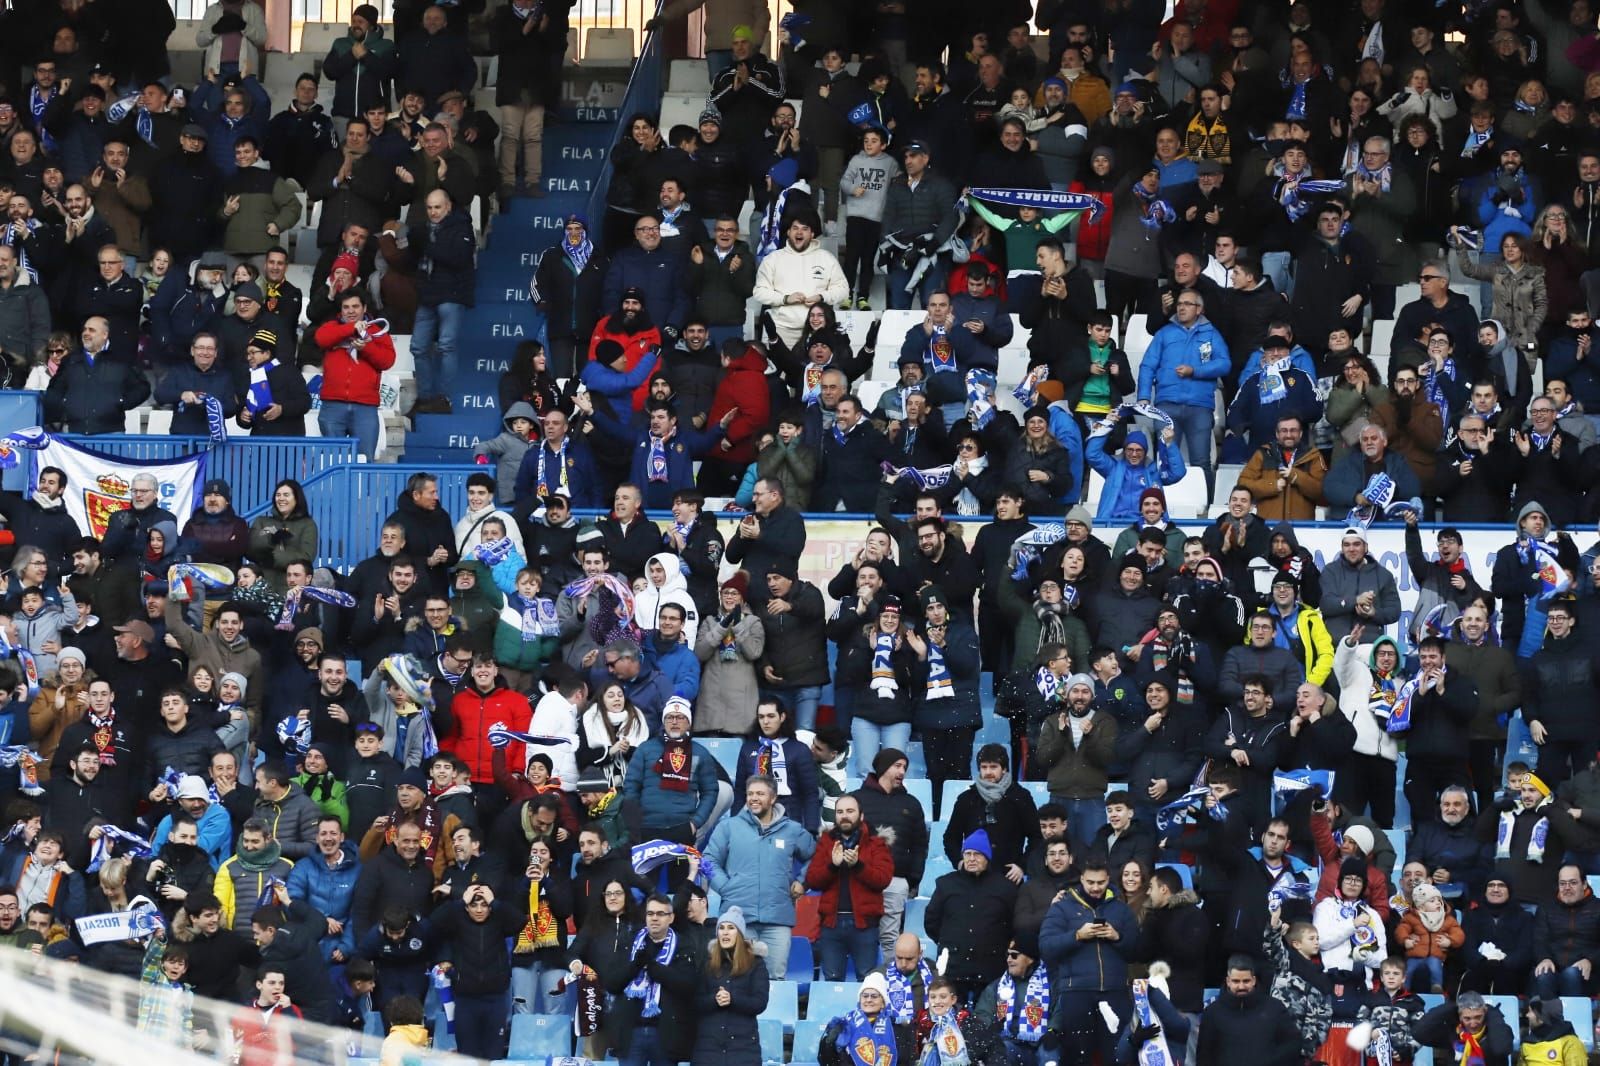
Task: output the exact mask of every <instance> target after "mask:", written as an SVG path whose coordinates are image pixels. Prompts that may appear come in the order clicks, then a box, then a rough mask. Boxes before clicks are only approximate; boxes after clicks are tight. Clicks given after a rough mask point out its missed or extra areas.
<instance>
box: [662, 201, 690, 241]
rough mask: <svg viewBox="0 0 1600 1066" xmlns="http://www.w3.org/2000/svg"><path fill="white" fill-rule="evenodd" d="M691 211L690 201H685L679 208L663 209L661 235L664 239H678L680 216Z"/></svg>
mask: <svg viewBox="0 0 1600 1066" xmlns="http://www.w3.org/2000/svg"><path fill="white" fill-rule="evenodd" d="M687 210H689V201H687V200H685V201H684V202H683V203H681V204H679V205H678V206H677V207H674V208H671V209H670V210H669V209H668V208H665V207H663V208H662V209H661V235H662V236H663V237H676V236H677V235H678V233H679V232H680V231H679V229H678V216H679V215H681V214H683V213H684V212H685V211H687Z"/></svg>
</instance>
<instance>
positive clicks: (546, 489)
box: [534, 437, 572, 498]
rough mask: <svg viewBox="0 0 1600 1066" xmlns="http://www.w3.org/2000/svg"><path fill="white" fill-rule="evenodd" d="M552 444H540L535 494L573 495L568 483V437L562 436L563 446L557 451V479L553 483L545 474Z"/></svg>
mask: <svg viewBox="0 0 1600 1066" xmlns="http://www.w3.org/2000/svg"><path fill="white" fill-rule="evenodd" d="M549 451H550V446H549V445H548V444H544V443H541V444H540V445H539V468H538V471H537V474H536V478H535V480H534V495H536V496H555V495H560V496H567V497H569V498H570V497H571V495H572V489H571V487H570V486H569V485H568V483H567V438H566V437H562V438H561V448H560V450H559V451H557V452H556V481H555V484H553V485H552V484H551V483H550V481H549V480H548V479H547V478H546V476H545V469H544V461H545V458H546V456H547V455H548V454H549Z"/></svg>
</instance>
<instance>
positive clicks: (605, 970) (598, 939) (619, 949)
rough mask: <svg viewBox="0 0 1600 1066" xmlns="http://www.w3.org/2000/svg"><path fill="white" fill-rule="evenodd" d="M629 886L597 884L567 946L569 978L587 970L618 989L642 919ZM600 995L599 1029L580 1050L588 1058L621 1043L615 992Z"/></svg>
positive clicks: (603, 983) (608, 986)
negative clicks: (569, 957) (586, 912)
mask: <svg viewBox="0 0 1600 1066" xmlns="http://www.w3.org/2000/svg"><path fill="white" fill-rule="evenodd" d="M630 887H631V886H630V885H629V884H626V883H624V882H622V881H619V880H608V881H606V882H605V884H604V885H602V886H600V891H599V892H598V893H597V894H596V895H595V896H594V901H593V903H592V904H591V905H590V907H589V913H588V914H587V915H585V916H584V919H583V925H582V926H581V927H580V928H579V932H578V935H577V936H576V937H574V938H573V940H572V943H571V944H569V945H568V949H569V951H570V952H571V954H572V962H571V963H570V964H569V965H568V967H567V972H568V973H569V974H571V975H572V976H573V977H575V978H582V977H583V976H584V972H585V971H586V970H587V971H588V972H590V973H592V974H593V975H594V977H595V979H596V980H598V981H599V983H600V986H601V987H602V988H605V989H611V988H620V987H621V986H622V985H623V983H624V982H626V981H627V979H628V970H627V967H628V960H629V953H630V951H631V949H632V947H633V939H634V937H635V936H637V935H638V934H639V930H640V928H641V926H642V925H643V922H644V919H643V916H642V915H641V914H640V911H639V905H638V903H636V902H635V901H634V898H633V893H632V892H631V891H629V889H630ZM603 995H604V999H605V1006H604V1009H603V1010H602V1012H601V1023H600V1024H601V1028H600V1031H599V1032H598V1033H596V1034H594V1035H593V1036H590V1037H587V1038H585V1040H584V1043H583V1045H582V1047H581V1049H580V1050H581V1051H582V1053H583V1054H585V1055H587V1056H589V1057H590V1058H592V1059H600V1058H604V1057H605V1052H606V1049H607V1048H608V1047H619V1046H621V1045H622V1043H623V1040H622V1039H620V1038H619V1033H618V1032H617V1028H618V1026H617V1020H618V1012H617V1010H616V1007H615V1002H616V995H615V994H614V993H612V992H605V993H603Z"/></svg>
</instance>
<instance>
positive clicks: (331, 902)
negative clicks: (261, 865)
mask: <svg viewBox="0 0 1600 1066" xmlns="http://www.w3.org/2000/svg"><path fill="white" fill-rule="evenodd" d="M360 875H361V859H360V858H359V857H358V853H357V851H356V846H355V844H353V843H351V842H350V841H348V840H346V841H345V842H344V843H343V844H341V845H340V846H339V861H338V862H337V863H336V864H335V865H333V866H332V867H330V866H329V865H328V861H327V860H326V859H324V858H323V857H322V854H321V852H318V853H317V854H315V855H308V856H306V858H305V860H304V861H303V862H297V863H295V865H294V869H293V870H290V871H289V880H288V887H289V897H290V898H291V899H297V900H300V901H302V902H304V903H308V904H310V905H311V907H312V908H313V909H314V910H318V911H321V912H322V914H323V915H324V916H325V917H328V918H333V919H336V920H338V921H340V922H343V923H344V928H343V929H341V930H340V931H339V932H337V933H324V934H323V936H322V937H321V940H320V941H319V943H320V944H321V947H322V957H323V958H324V959H328V960H329V961H330V962H331V961H332V960H331V958H330V956H331V955H332V954H333V952H334V951H336V950H337V951H342V952H344V954H345V957H346V958H349V957H350V956H351V955H353V954H355V950H356V934H355V929H354V923H353V922H351V920H350V905H351V902H352V899H353V896H354V893H355V888H356V878H358V877H359V876H360Z"/></svg>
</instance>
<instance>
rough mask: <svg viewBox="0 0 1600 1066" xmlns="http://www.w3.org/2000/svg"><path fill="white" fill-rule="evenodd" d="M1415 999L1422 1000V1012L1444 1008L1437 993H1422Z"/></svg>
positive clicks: (1442, 998)
mask: <svg viewBox="0 0 1600 1066" xmlns="http://www.w3.org/2000/svg"><path fill="white" fill-rule="evenodd" d="M1417 998H1418V999H1420V1000H1422V1008H1423V1009H1424V1010H1432V1009H1433V1008H1435V1007H1442V1006H1444V997H1443V996H1441V995H1439V994H1438V993H1437V992H1423V993H1421V994H1419V995H1418V996H1417ZM1509 1021H1510V1019H1507V1022H1508V1023H1509Z"/></svg>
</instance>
